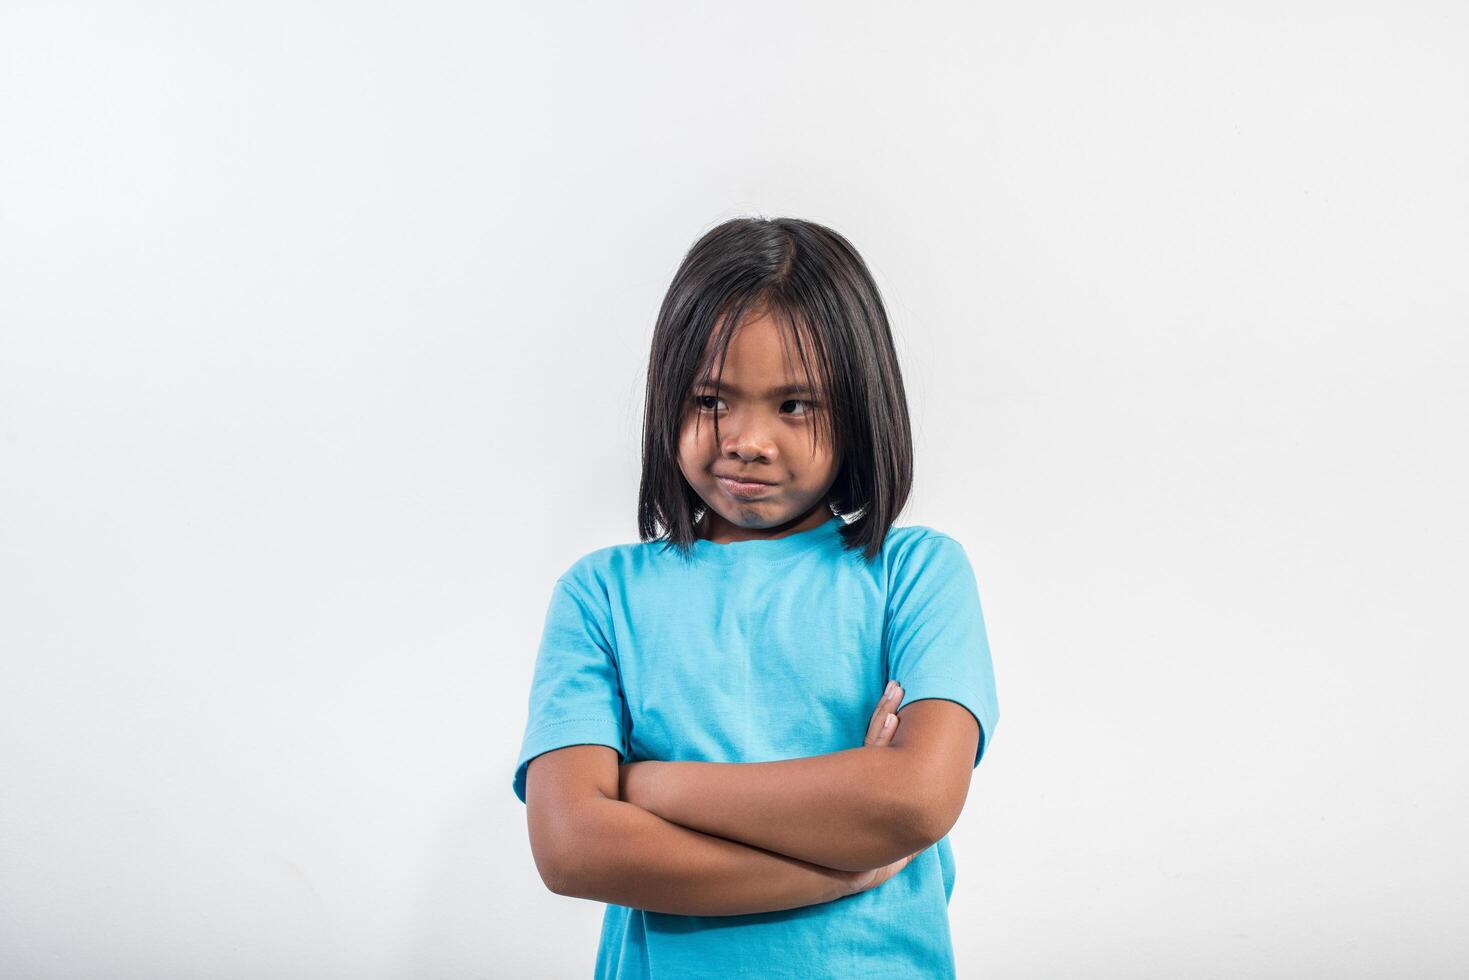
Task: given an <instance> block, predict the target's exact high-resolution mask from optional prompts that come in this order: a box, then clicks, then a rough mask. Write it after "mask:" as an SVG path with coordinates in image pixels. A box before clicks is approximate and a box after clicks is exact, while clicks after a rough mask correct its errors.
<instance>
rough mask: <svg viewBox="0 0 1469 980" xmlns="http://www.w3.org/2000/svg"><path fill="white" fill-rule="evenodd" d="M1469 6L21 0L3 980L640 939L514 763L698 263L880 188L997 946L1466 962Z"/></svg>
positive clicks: (1, 772) (1262, 970)
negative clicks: (965, 606) (980, 673)
mask: <svg viewBox="0 0 1469 980" xmlns="http://www.w3.org/2000/svg"><path fill="white" fill-rule="evenodd" d="M1466 50H1469V10H1466V8H1465V7H1464V6H1463V5H1462V4H1457V3H1447V2H1445V3H1419V4H1401V3H1399V4H1391V5H1390V4H1387V3H1375V4H1361V3H1325V2H1323V3H1312V4H1285V5H1282V4H1280V3H1254V4H1228V5H1225V4H1209V5H1203V4H1194V5H1186V6H1185V5H1180V4H1176V3H1166V2H1156V3H1117V4H1107V5H1097V4H1082V3H1073V4H1056V3H1050V4H1008V5H1000V4H990V5H984V6H982V7H977V6H974V5H970V4H958V3H955V4H948V5H943V4H934V3H906V4H902V5H898V4H858V3H851V2H846V3H820V4H813V3H804V4H803V3H765V2H752V3H739V4H720V5H703V4H691V3H687V2H679V3H656V4H654V3H646V4H593V3H577V4H573V3H565V2H558V3H537V4H516V5H509V4H502V5H494V4H471V3H458V4H443V3H438V4H426V3H412V4H409V3H400V4H381V3H378V4H345V3H342V4H336V5H312V4H296V3H292V4H285V3H260V2H252V3H233V4H208V5H205V4H196V3H182V2H180V3H174V4H160V3H132V4H126V5H122V4H95V5H76V4H62V3H50V2H48V3H28V2H27V3H22V2H12V3H8V4H6V5H5V6H4V7H3V8H0V560H3V561H0V645H3V673H0V793H3V796H0V975H4V976H5V977H17V978H51V977H65V978H72V977H88V978H90V977H97V978H108V980H121V978H134V977H136V978H150V980H151V978H201V977H231V978H232V977H239V978H275V977H282V978H297V977H299V978H332V977H344V978H358V977H362V978H400V977H404V978H439V977H444V978H449V977H456V978H457V977H496V978H498V977H506V978H511V977H514V978H522V977H547V978H563V977H578V976H589V975H590V972H591V963H592V959H593V956H594V954H595V947H596V941H597V930H598V926H599V924H600V921H601V906H600V905H597V904H595V903H590V902H585V901H580V900H577V899H570V898H565V897H561V896H557V895H554V894H552V893H550V892H549V891H547V890H546V889H545V887H544V885H543V884H542V883H541V881H540V879H539V877H538V876H537V874H536V871H535V867H534V864H533V862H532V859H531V854H530V849H529V844H528V840H527V835H526V827H525V812H524V807H523V805H522V804H521V803H520V802H519V801H518V800H517V799H516V798H515V797H514V795H513V793H512V792H511V786H510V782H511V776H512V766H513V763H514V760H515V756H516V752H517V749H518V748H519V742H520V738H521V735H522V727H523V725H524V721H525V715H526V697H527V692H528V689H529V682H530V673H531V668H532V665H533V660H534V653H535V648H536V644H537V641H538V637H539V632H540V628H541V625H542V617H543V615H544V611H545V605H546V602H547V601H548V599H549V595H550V586H551V582H552V580H553V579H554V577H555V576H556V575H557V574H559V573H560V572H561V571H562V570H564V569H565V568H566V567H567V566H568V565H569V564H570V563H571V562H572V561H573V560H575V559H576V558H577V557H578V556H580V555H581V554H584V553H585V552H587V551H589V550H592V549H593V548H597V547H602V546H604V545H609V544H615V543H624V542H631V541H634V540H636V525H635V513H634V508H635V503H636V496H637V477H638V473H639V450H640V441H639V434H640V427H641V412H642V386H643V380H644V369H645V361H646V357H647V349H648V343H649V340H650V337H651V331H652V325H653V320H654V316H655V314H656V312H657V308H658V304H659V302H660V300H661V298H662V295H663V291H664V290H665V289H666V287H667V285H668V281H669V278H670V277H671V275H672V273H673V271H674V269H675V268H676V267H677V265H678V262H679V260H680V259H681V257H682V255H683V252H684V250H685V249H686V248H687V247H688V246H689V245H690V244H691V243H692V242H693V241H694V240H695V239H696V238H697V237H698V236H699V235H700V234H702V232H703V231H705V230H706V229H707V228H709V227H711V226H713V225H714V224H717V223H718V222H720V221H723V220H725V219H726V218H729V217H734V216H737V215H750V214H756V215H765V216H775V215H792V216H797V217H802V218H807V219H810V220H814V221H819V222H822V223H824V224H828V225H830V226H832V227H834V228H835V229H837V230H838V231H840V232H841V233H842V234H844V235H846V236H847V237H848V238H849V239H850V240H851V241H852V242H853V244H854V245H855V246H856V247H857V248H858V249H859V250H860V251H861V252H862V254H863V255H864V256H865V258H866V259H867V261H868V262H869V264H870V266H871V268H872V270H873V272H874V274H875V275H876V277H877V279H878V282H879V284H880V286H881V288H882V289H883V291H884V295H885V297H886V300H887V302H888V304H889V310H890V313H891V316H892V319H893V324H894V330H895V332H896V334H897V337H898V349H899V355H900V358H901V363H902V366H903V369H904V372H905V380H906V382H907V385H908V391H909V394H910V399H911V406H912V410H913V413H914V426H915V440H916V452H917V476H916V491H915V494H914V496H913V498H912V500H911V503H910V506H909V508H908V510H907V511H905V512H904V514H903V515H902V516H901V517H900V518H899V523H900V524H927V525H929V526H933V527H937V528H940V529H942V530H944V531H946V532H947V533H949V534H951V535H953V536H954V537H956V538H958V539H959V540H960V541H961V542H963V544H964V545H965V547H966V550H967V551H968V553H969V554H970V556H971V560H972V562H973V565H974V568H975V572H976V575H977V577H978V580H979V583H980V590H981V594H982V597H983V603H984V608H985V613H986V619H987V622H988V625H989V631H990V641H991V647H992V651H993V656H994V662H995V670H996V678H997V686H998V692H999V698H1000V705H1001V722H1000V725H999V728H998V730H997V732H996V733H995V737H994V740H993V743H992V746H991V748H990V749H989V751H988V752H987V754H986V757H985V761H984V763H983V764H982V765H981V767H980V769H979V770H978V771H977V772H976V774H975V779H974V783H973V787H972V790H971V793H970V797H969V803H968V806H967V807H966V809H965V812H964V815H963V817H962V818H961V819H960V822H959V824H958V826H957V827H956V828H955V829H954V831H953V834H952V837H951V840H952V841H953V844H954V851H955V856H956V860H957V862H958V880H957V885H956V889H955V893H954V896H953V903H952V905H951V907H950V915H951V919H952V922H953V925H954V931H955V952H956V958H957V961H958V965H959V972H960V976H961V977H980V976H984V977H1003V978H1054V977H1083V976H1084V977H1089V978H1099V977H1100V978H1107V977H1118V978H1136V977H1158V978H1168V980H1180V978H1213V977H1217V978H1235V977H1291V978H1297V977H1311V978H1315V977H1333V978H1346V977H1363V978H1366V977H1384V976H1401V977H1408V976H1411V977H1450V976H1463V975H1464V974H1465V972H1466V971H1469V934H1466V933H1465V931H1464V929H1463V925H1464V922H1465V918H1466V912H1469V886H1466V884H1465V881H1466V877H1469V855H1466V844H1465V838H1464V835H1463V828H1464V827H1465V826H1466V824H1469V791H1466V781H1465V779H1464V772H1465V762H1466V759H1465V754H1466V753H1465V752H1464V749H1463V746H1464V743H1465V739H1466V737H1469V723H1466V721H1465V700H1464V690H1465V684H1466V681H1469V668H1466V666H1465V664H1466V655H1469V642H1466V640H1469V630H1466V627H1465V623H1464V616H1463V613H1464V608H1465V599H1464V597H1465V593H1466V587H1469V573H1466V547H1469V533H1466V532H1469V517H1466V505H1469V492H1466V485H1469V479H1466V476H1469V465H1466V458H1465V450H1464V446H1465V443H1466V430H1469V396H1466V382H1465V372H1466V370H1469V339H1466V327H1469V315H1466V314H1469V289H1466V278H1465V272H1466V269H1469V234H1466V228H1469V207H1466V204H1469V181H1466V177H1469V125H1466V124H1469V112H1466V103H1469V98H1466V97H1469V67H1466V66H1469V57H1466Z"/></svg>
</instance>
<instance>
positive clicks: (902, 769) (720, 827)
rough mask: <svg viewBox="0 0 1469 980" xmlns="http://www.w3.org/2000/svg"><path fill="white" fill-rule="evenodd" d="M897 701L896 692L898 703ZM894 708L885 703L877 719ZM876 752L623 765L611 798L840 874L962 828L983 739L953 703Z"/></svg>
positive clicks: (909, 708) (910, 722)
mask: <svg viewBox="0 0 1469 980" xmlns="http://www.w3.org/2000/svg"><path fill="white" fill-rule="evenodd" d="M896 696H897V697H901V690H899V691H898V692H896ZM896 703H897V701H896V700H894V701H886V700H885V701H883V702H881V703H880V704H879V705H878V708H877V710H876V711H875V712H874V716H873V717H874V720H875V723H876V724H879V725H880V720H879V719H880V716H885V715H886V713H887V712H888V711H890V710H892V707H893V706H894V705H895V704H896ZM898 714H899V717H900V719H901V724H900V725H899V727H898V730H897V732H896V733H895V734H893V735H892V736H891V739H890V740H889V741H886V742H884V743H878V742H876V741H875V740H874V738H873V737H871V733H872V729H869V738H868V740H867V744H864V745H862V746H861V747H859V748H854V749H846V750H843V751H841V752H832V753H829V754H826V755H817V756H808V757H805V758H800V759H786V760H782V761H779V762H756V763H725V762H661V761H644V762H632V763H627V764H625V765H623V766H621V767H620V769H621V779H620V786H619V798H620V799H621V800H623V801H625V802H628V803H631V804H633V805H635V806H638V807H641V808H642V809H644V810H647V811H649V812H650V813H653V814H655V815H657V816H659V817H662V818H663V819H664V820H667V821H669V822H671V823H676V824H680V825H682V826H684V827H687V828H689V829H691V830H697V831H700V832H702V833H705V834H709V835H712V836H716V837H722V838H726V839H728V840H733V841H737V842H739V843H743V844H747V845H750V846H752V847H759V848H762V849H765V850H769V851H774V852H776V853H778V854H783V855H786V856H789V857H792V858H796V859H798V860H801V861H807V862H810V863H812V864H817V865H822V866H825V867H827V868H835V869H840V870H846V871H866V870H869V869H872V868H879V867H882V866H883V865H886V864H889V863H891V862H893V861H895V860H897V859H898V858H901V857H903V856H905V855H909V854H912V853H914V852H916V851H921V850H924V849H925V848H927V847H929V846H930V845H932V844H934V843H935V842H937V841H938V840H939V839H940V838H942V837H943V836H944V835H945V834H946V833H948V832H949V828H950V827H952V826H953V825H954V822H955V821H956V820H957V819H958V817H959V812H960V810H961V809H962V808H963V806H964V800H965V797H966V796H967V794H968V792H969V778H970V775H971V774H972V771H973V761H974V756H975V752H976V750H977V749H978V739H979V737H980V733H979V726H978V724H977V723H976V722H975V720H974V717H973V716H972V715H971V714H970V713H969V712H968V711H967V710H966V709H965V708H963V707H962V706H960V705H958V704H956V703H955V702H952V701H945V700H940V699H936V698H931V699H925V700H922V701H915V702H912V703H910V704H908V705H905V706H904V707H903V709H902V710H901V711H900V712H898Z"/></svg>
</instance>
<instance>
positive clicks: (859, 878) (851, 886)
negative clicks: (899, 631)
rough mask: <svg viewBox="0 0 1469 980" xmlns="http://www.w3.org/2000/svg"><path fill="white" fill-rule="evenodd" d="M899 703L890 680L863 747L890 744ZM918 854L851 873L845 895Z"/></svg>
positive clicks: (897, 687) (899, 691) (884, 876)
mask: <svg viewBox="0 0 1469 980" xmlns="http://www.w3.org/2000/svg"><path fill="white" fill-rule="evenodd" d="M902 700H903V687H902V685H901V684H899V683H898V682H897V681H890V682H889V683H888V688H887V690H886V691H885V692H884V693H883V696H882V698H880V699H879V700H878V702H877V707H876V708H874V709H873V711H872V718H871V719H870V720H869V721H868V722H867V737H866V738H865V739H863V740H862V744H863V745H864V746H869V747H872V748H885V747H886V746H888V745H891V744H892V741H893V733H894V732H896V731H897V730H898V722H899V720H900V719H899V718H898V714H897V712H896V711H894V710H893V709H894V708H896V707H897V706H898V703H899V702H900V701H902ZM889 717H891V718H892V723H891V725H888V724H887V722H888V719H889ZM922 853H923V852H922V851H916V852H914V853H912V854H909V855H908V856H907V857H905V858H901V859H899V860H897V861H894V862H893V863H892V864H889V865H886V866H884V867H881V868H873V869H872V870H870V871H854V872H852V874H851V876H850V877H849V878H848V879H847V892H846V894H848V895H855V894H856V893H857V892H864V891H867V890H868V889H870V888H876V887H877V886H878V885H880V884H882V883H883V882H885V881H887V880H888V879H889V878H891V877H892V876H893V875H895V874H897V873H898V872H899V871H902V870H903V869H904V868H905V867H907V866H908V862H909V861H911V860H913V859H914V858H915V857H917V856H918V855H919V854H922Z"/></svg>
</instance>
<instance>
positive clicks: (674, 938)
mask: <svg viewBox="0 0 1469 980" xmlns="http://www.w3.org/2000/svg"><path fill="white" fill-rule="evenodd" d="M843 523H844V522H843V520H842V518H841V517H839V516H837V515H833V516H832V517H831V519H830V520H828V521H826V522H825V523H823V524H821V525H819V526H818V527H815V528H810V529H808V530H805V531H801V532H799V533H796V534H790V535H787V536H785V537H783V538H776V539H773V540H756V541H736V542H730V543H725V544H716V543H714V542H711V541H705V540H699V541H696V542H694V545H693V552H692V555H691V556H690V557H688V558H684V557H682V556H680V555H679V553H678V552H677V551H676V550H675V549H673V548H672V547H671V546H669V545H667V544H666V543H664V542H659V541H650V542H638V543H635V544H624V545H614V546H612V547H607V548H601V549H599V550H597V551H593V552H590V553H589V554H587V555H585V556H584V557H582V558H580V559H579V560H577V561H576V562H575V563H574V564H572V566H571V567H570V568H569V569H567V571H566V572H565V573H563V574H562V575H561V576H560V577H559V578H558V579H557V580H556V583H555V586H554V587H553V590H552V594H551V601H550V608H549V610H548V611H547V614H546V620H545V629H544V633H543V634H542V639H541V645H540V650H539V653H538V654H537V657H536V665H535V675H534V678H533V680H532V683H531V691H530V709H529V716H528V718H527V720H526V726H525V735H524V739H523V742H522V745H521V750H520V758H519V760H518V761H517V763H516V767H515V776H514V780H513V783H512V786H513V789H514V791H515V795H516V796H517V797H519V799H520V800H521V802H524V801H525V773H526V767H527V766H528V765H529V763H530V761H531V760H532V759H534V758H535V757H536V756H538V755H540V754H542V753H544V752H549V751H551V750H553V749H559V748H563V747H565V746H568V745H584V744H595V745H608V746H611V747H612V748H614V749H616V750H617V751H618V752H619V753H620V755H621V761H622V762H635V761H638V760H642V759H662V760H667V761H698V762H771V761H777V760H781V759H793V758H800V757H803V756H812V755H824V754H826V753H829V752H840V751H842V750H844V749H852V748H856V747H858V746H860V745H861V744H862V742H863V738H864V736H865V734H866V731H867V724H868V721H869V720H870V719H871V717H872V712H873V710H874V709H875V708H876V707H877V701H878V698H879V697H881V695H882V692H883V689H884V688H885V687H886V686H887V682H888V680H889V679H893V680H896V681H898V683H900V684H901V685H902V686H903V691H904V700H903V703H904V704H908V703H910V702H912V701H919V700H922V699H924V698H943V699H945V700H949V701H955V702H957V703H959V704H961V705H963V706H964V707H965V708H967V709H968V710H969V712H970V713H971V714H973V715H974V717H975V720H976V721H978V722H979V726H980V732H981V735H980V744H979V748H978V751H977V752H976V753H975V757H974V765H975V766H978V765H979V761H980V758H981V757H982V756H983V755H984V753H985V750H986V749H987V748H988V746H989V743H990V741H991V740H992V739H993V737H994V729H995V724H996V722H997V721H998V720H999V717H1000V712H999V703H998V700H997V698H996V693H995V680H994V671H993V667H992V665H991V661H990V651H989V643H988V640H987V638H986V634H985V627H984V617H983V614H982V613H981V611H980V604H979V591H978V587H977V584H976V582H975V578H974V573H973V570H972V569H971V567H970V564H969V559H968V556H967V555H966V553H965V551H964V548H963V547H962V546H961V545H960V544H959V542H958V541H956V540H955V539H953V538H951V537H949V536H947V535H945V534H942V533H940V532H938V531H935V530H933V529H931V528H927V527H923V526H918V525H915V526H908V527H892V528H890V529H889V531H888V534H887V536H886V538H885V539H884V542H883V548H882V551H881V552H880V554H879V555H878V556H877V557H876V558H874V559H873V560H872V561H870V562H869V561H866V560H865V559H864V558H863V557H862V552H861V550H860V549H858V550H855V551H845V550H844V549H843V539H842V537H841V533H840V532H841V528H842V526H843ZM953 888H954V859H953V853H952V850H951V848H950V845H949V839H948V837H947V836H945V837H944V838H943V839H942V840H940V841H939V842H938V843H937V844H935V845H934V846H932V847H930V848H928V849H927V850H925V851H923V852H922V853H921V854H919V855H918V856H917V857H915V858H914V859H913V860H912V861H911V862H909V864H908V865H907V866H906V867H904V868H903V869H902V870H901V871H899V872H898V873H897V874H896V875H894V876H893V877H892V878H890V879H889V880H887V881H886V882H884V883H883V884H881V885H879V886H878V887H876V888H872V889H868V890H867V891H864V892H858V893H856V894H854V895H848V896H845V897H843V898H839V899H836V900H834V901H830V902H823V903H819V904H816V905H808V906H805V907H802V908H796V909H785V910H781V911H775V912H760V913H754V914H748V915H735V916H683V915H669V914H666V913H660V912H650V911H646V910H641V909H632V908H625V907H623V906H620V905H612V904H609V905H607V907H606V911H605V914H604V916H603V920H602V935H601V942H600V944H599V947H598V950H597V961H596V967H595V976H596V978H597V980H613V978H656V980H661V978H679V980H688V978H698V977H710V978H716V977H717V978H720V980H728V978H733V977H760V978H767V980H768V978H773V977H800V978H804V980H813V978H823V977H832V978H836V977H840V978H845V980H851V978H858V977H879V976H880V977H884V978H891V977H924V978H927V980H937V978H943V977H953V976H954V954H953V947H952V944H951V941H950V935H949V919H948V903H949V897H950V895H951V894H952V893H953Z"/></svg>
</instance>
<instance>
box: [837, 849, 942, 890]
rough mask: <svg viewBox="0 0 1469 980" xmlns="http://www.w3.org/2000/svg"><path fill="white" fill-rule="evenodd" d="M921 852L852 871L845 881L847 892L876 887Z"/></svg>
mask: <svg viewBox="0 0 1469 980" xmlns="http://www.w3.org/2000/svg"><path fill="white" fill-rule="evenodd" d="M922 853H923V851H914V852H913V853H912V854H909V855H908V856H907V857H905V858H900V859H898V860H897V861H894V862H893V863H892V864H889V865H885V866H884V867H881V868H874V869H872V870H871V871H854V872H852V877H851V879H850V880H849V881H848V882H847V888H848V891H847V894H848V895H855V894H857V893H858V892H865V891H867V890H869V889H872V888H876V887H877V886H878V885H880V884H882V883H883V882H885V881H887V880H888V879H889V878H891V877H892V876H893V875H895V874H897V873H898V872H899V871H902V870H903V869H904V868H906V867H907V866H908V862H909V861H911V860H913V859H914V858H916V857H917V856H918V855H920V854H922Z"/></svg>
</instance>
